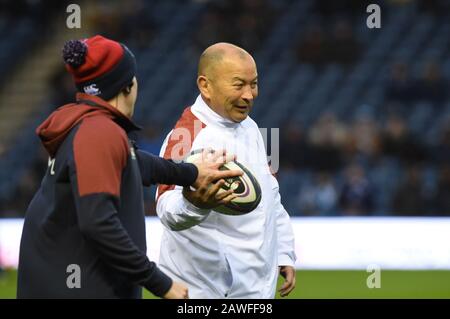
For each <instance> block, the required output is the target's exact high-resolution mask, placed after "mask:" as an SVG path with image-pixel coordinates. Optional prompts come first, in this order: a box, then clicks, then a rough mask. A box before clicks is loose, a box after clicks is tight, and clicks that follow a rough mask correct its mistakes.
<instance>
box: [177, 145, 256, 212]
mask: <svg viewBox="0 0 450 319" xmlns="http://www.w3.org/2000/svg"><path fill="white" fill-rule="evenodd" d="M202 151H203V150H196V151H193V152H191V153H190V155H189V156H187V158H186V159H185V162H187V163H190V162H193V161H195V160H196V159H197V158H198V157H199V156H202ZM219 169H220V170H241V171H243V172H244V174H243V175H241V176H237V177H231V178H227V179H226V180H225V184H224V185H223V186H222V188H221V189H220V190H219V193H220V192H224V191H227V190H229V189H233V191H234V194H236V195H237V197H236V198H234V199H233V200H232V201H231V202H229V203H228V204H225V205H220V206H217V207H215V208H214V209H213V210H214V211H216V212H218V213H222V214H225V215H233V216H236V215H244V214H248V213H250V212H251V211H253V210H254V209H255V208H256V207H257V206H258V205H259V203H260V201H261V187H260V186H259V183H258V180H257V179H256V178H255V176H254V175H253V174H252V173H251V172H250V170H249V169H248V168H246V167H245V166H244V165H242V164H241V163H239V162H238V161H230V162H228V163H226V164H224V165H222V166H221V167H220V168H219Z"/></svg>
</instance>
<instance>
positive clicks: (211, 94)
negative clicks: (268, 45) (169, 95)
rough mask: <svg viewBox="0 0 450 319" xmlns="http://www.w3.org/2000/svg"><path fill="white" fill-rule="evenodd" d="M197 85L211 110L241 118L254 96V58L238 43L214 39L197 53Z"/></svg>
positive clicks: (251, 104) (234, 118) (256, 75)
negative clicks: (202, 50)
mask: <svg viewBox="0 0 450 319" xmlns="http://www.w3.org/2000/svg"><path fill="white" fill-rule="evenodd" d="M197 86H198V88H199V90H200V94H201V95H202V98H203V100H204V101H205V103H206V104H207V105H208V106H209V107H210V108H211V109H212V110H213V111H214V112H216V113H217V114H219V115H221V116H222V117H223V118H226V119H229V120H231V121H233V122H237V123H238V122H241V121H243V120H245V118H246V117H247V115H248V113H249V112H250V110H251V108H252V106H253V100H254V99H255V98H256V97H257V96H258V73H257V70H256V63H255V60H253V58H252V56H251V55H250V54H249V53H248V52H247V51H245V50H244V49H241V48H240V47H237V46H235V45H232V44H230V43H223V42H222V43H216V44H214V45H212V46H210V47H209V48H207V49H206V50H205V51H204V52H203V54H202V55H201V57H200V61H199V64H198V76H197Z"/></svg>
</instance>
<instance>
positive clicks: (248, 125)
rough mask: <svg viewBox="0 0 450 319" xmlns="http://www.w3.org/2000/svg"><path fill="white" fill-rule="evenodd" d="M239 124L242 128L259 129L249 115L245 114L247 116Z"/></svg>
mask: <svg viewBox="0 0 450 319" xmlns="http://www.w3.org/2000/svg"><path fill="white" fill-rule="evenodd" d="M241 124H242V126H243V127H244V128H252V129H255V128H256V129H259V126H258V124H257V123H256V122H255V120H254V119H252V118H251V117H250V116H247V118H246V119H245V120H243V121H242V123H241Z"/></svg>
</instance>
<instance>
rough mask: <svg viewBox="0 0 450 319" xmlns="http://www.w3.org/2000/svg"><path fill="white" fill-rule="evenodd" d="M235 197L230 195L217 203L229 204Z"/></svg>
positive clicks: (235, 195)
mask: <svg viewBox="0 0 450 319" xmlns="http://www.w3.org/2000/svg"><path fill="white" fill-rule="evenodd" d="M236 197H238V195H237V194H230V195H228V196H227V197H225V198H224V199H222V200H221V201H220V202H219V203H220V204H221V205H225V204H228V203H229V202H231V201H232V200H233V199H235V198H236Z"/></svg>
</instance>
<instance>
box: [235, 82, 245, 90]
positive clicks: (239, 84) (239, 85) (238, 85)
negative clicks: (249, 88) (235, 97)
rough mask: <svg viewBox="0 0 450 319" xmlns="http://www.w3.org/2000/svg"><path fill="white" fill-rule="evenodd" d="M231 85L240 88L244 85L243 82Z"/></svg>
mask: <svg viewBox="0 0 450 319" xmlns="http://www.w3.org/2000/svg"><path fill="white" fill-rule="evenodd" d="M233 86H234V87H235V88H236V89H242V87H243V86H244V84H242V83H236V84H233Z"/></svg>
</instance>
